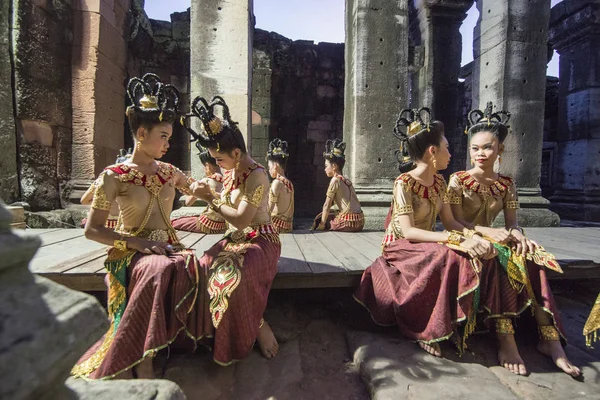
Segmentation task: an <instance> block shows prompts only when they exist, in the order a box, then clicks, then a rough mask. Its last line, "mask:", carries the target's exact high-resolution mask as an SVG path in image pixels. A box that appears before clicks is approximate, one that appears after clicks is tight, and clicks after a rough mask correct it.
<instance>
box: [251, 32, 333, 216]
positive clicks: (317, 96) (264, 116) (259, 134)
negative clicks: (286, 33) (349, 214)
mask: <svg viewBox="0 0 600 400" xmlns="http://www.w3.org/2000/svg"><path fill="white" fill-rule="evenodd" d="M253 64H254V71H253V85H252V86H253V87H252V110H253V113H252V114H253V116H252V149H253V151H252V155H253V157H254V158H255V159H256V160H257V161H259V162H265V161H264V159H265V156H266V153H267V147H268V142H269V140H272V139H274V138H280V139H282V140H286V141H287V142H288V143H289V145H290V161H289V164H288V177H289V178H290V179H291V180H292V181H293V182H294V185H295V189H296V198H295V201H296V216H299V217H303V216H314V215H316V213H318V212H319V211H320V210H321V207H322V205H323V201H324V199H325V192H326V190H327V185H328V183H329V179H328V178H327V176H326V175H325V173H324V172H323V165H324V164H323V163H324V159H323V151H324V150H325V142H326V141H327V140H328V139H333V138H336V137H339V138H341V137H342V126H343V116H344V45H343V44H333V43H319V44H314V43H313V42H312V41H300V40H299V41H292V40H289V39H287V38H285V37H283V36H281V35H278V34H276V33H273V32H271V33H269V32H266V31H263V30H260V29H256V30H255V32H254V52H253Z"/></svg>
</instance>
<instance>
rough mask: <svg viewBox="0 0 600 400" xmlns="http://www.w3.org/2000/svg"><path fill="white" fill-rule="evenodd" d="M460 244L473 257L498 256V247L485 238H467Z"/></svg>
mask: <svg viewBox="0 0 600 400" xmlns="http://www.w3.org/2000/svg"><path fill="white" fill-rule="evenodd" d="M460 245H461V247H463V248H464V249H465V250H467V253H468V254H469V255H470V256H471V257H472V258H484V259H488V258H493V257H495V256H496V249H495V248H494V246H493V245H492V244H491V243H490V242H488V241H487V240H485V239H483V240H481V239H465V241H464V242H462V243H461V244H460Z"/></svg>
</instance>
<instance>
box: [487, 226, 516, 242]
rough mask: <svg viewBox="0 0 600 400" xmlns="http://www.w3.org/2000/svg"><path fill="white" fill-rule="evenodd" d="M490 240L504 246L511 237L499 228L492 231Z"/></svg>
mask: <svg viewBox="0 0 600 400" xmlns="http://www.w3.org/2000/svg"><path fill="white" fill-rule="evenodd" d="M490 239H492V240H493V241H495V242H497V243H500V244H505V243H508V242H509V241H510V240H511V235H510V232H508V231H507V230H506V229H504V228H499V229H494V232H493V234H492V235H490Z"/></svg>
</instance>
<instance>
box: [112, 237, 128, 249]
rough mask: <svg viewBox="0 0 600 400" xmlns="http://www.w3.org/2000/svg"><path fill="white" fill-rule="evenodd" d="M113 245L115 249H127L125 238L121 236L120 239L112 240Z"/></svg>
mask: <svg viewBox="0 0 600 400" xmlns="http://www.w3.org/2000/svg"><path fill="white" fill-rule="evenodd" d="M113 247H114V248H115V249H117V250H121V251H127V240H126V239H123V236H121V238H120V239H118V240H115V241H114V242H113Z"/></svg>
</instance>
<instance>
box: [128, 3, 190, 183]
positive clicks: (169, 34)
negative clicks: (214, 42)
mask: <svg viewBox="0 0 600 400" xmlns="http://www.w3.org/2000/svg"><path fill="white" fill-rule="evenodd" d="M132 13H133V14H134V19H133V20H132V26H131V32H132V34H131V36H130V38H129V57H128V62H127V74H128V78H130V77H133V76H141V75H142V74H144V73H147V72H153V73H155V74H157V75H158V76H160V77H161V78H162V79H163V80H164V81H165V82H170V83H171V84H173V85H174V86H175V87H176V88H177V89H178V90H179V92H180V94H181V96H180V98H179V111H180V112H183V113H187V112H189V105H190V80H189V75H190V9H189V8H188V10H187V11H184V12H178V13H173V14H171V21H158V20H153V19H149V18H148V17H147V15H146V13H145V12H143V10H141V11H138V10H136V8H135V5H134V6H133V7H132ZM128 104H129V103H128ZM189 138H190V137H189V134H188V133H187V131H186V130H185V129H184V128H183V127H182V126H181V125H180V124H179V122H176V123H175V124H174V125H173V136H172V138H171V147H170V148H169V151H168V152H167V154H166V155H165V156H164V157H163V158H162V159H161V160H162V161H165V162H168V163H172V164H174V165H176V166H177V167H179V168H181V169H182V170H184V171H189V170H190V150H189V149H190V142H189ZM124 143H125V147H126V148H129V147H132V146H133V138H132V136H131V133H130V130H129V127H128V126H127V124H125V132H124ZM192 154H195V152H193V153H192Z"/></svg>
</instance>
